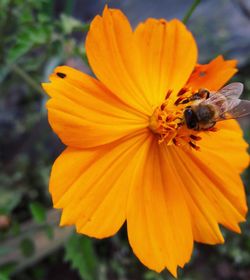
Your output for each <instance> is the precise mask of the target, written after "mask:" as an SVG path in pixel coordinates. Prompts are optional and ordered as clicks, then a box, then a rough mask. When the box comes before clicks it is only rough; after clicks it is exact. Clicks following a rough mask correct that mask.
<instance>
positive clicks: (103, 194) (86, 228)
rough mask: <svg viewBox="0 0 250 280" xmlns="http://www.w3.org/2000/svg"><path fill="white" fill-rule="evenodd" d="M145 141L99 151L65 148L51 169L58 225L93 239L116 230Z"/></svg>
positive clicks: (119, 143) (136, 138) (141, 137)
mask: <svg viewBox="0 0 250 280" xmlns="http://www.w3.org/2000/svg"><path fill="white" fill-rule="evenodd" d="M147 138H148V134H147V133H144V134H140V135H137V136H134V137H131V138H129V139H126V140H124V141H117V142H116V143H112V144H109V145H105V146H102V147H101V148H100V147H99V148H95V149H86V150H78V149H73V148H67V149H66V150H65V151H64V152H63V153H62V154H61V155H60V156H59V158H58V159H57V160H56V162H55V164H54V166H53V168H52V174H51V179H50V192H51V194H52V198H53V204H54V207H56V208H63V214H62V218H61V225H71V224H76V228H77V231H78V232H79V233H83V234H87V235H89V236H93V237H96V238H104V237H108V236H111V235H113V234H115V233H116V232H117V231H118V230H119V228H120V227H121V226H122V224H123V223H124V221H125V218H126V204H127V197H128V192H129V190H130V182H131V180H133V177H134V175H135V174H134V173H135V171H134V168H135V166H136V165H139V164H142V162H141V158H143V156H144V155H143V154H144V150H145V149H144V146H145V145H146V144H145V143H147Z"/></svg>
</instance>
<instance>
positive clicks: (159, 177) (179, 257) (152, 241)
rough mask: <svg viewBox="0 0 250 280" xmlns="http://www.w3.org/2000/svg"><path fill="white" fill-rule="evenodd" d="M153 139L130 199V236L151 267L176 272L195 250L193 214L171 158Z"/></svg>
mask: <svg viewBox="0 0 250 280" xmlns="http://www.w3.org/2000/svg"><path fill="white" fill-rule="evenodd" d="M162 152H163V151H162V148H161V147H159V145H158V142H157V141H155V140H153V141H152V143H151V145H150V146H149V147H148V151H147V154H146V153H145V158H144V160H143V162H144V164H143V165H141V166H140V169H138V175H137V176H138V178H137V184H135V185H134V186H132V188H131V192H130V195H129V201H128V207H127V211H128V214H127V215H128V216H127V226H128V236H129V242H130V244H131V246H132V248H133V251H134V253H135V254H136V256H137V257H138V258H139V259H140V260H141V262H142V263H144V264H145V265H146V266H147V267H149V268H150V269H153V270H155V271H157V272H160V271H161V270H163V269H164V268H165V267H167V268H168V270H169V271H170V272H171V273H172V274H173V275H174V276H176V269H177V266H178V265H179V266H181V267H182V266H183V265H184V264H185V263H186V262H187V261H188V260H189V259H190V255H191V252H192V246H193V236H192V228H191V221H190V215H189V212H188V208H187V205H186V203H185V200H184V196H183V194H182V192H181V189H180V187H179V185H178V184H176V183H175V181H176V178H175V176H174V174H173V173H172V172H171V170H170V169H169V167H170V161H169V159H168V158H167V157H164V156H163V153H162Z"/></svg>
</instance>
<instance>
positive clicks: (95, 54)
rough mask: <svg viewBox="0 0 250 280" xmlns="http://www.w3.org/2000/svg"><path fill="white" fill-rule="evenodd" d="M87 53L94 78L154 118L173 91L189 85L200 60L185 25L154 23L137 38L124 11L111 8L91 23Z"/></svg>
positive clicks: (142, 28) (142, 27)
mask: <svg viewBox="0 0 250 280" xmlns="http://www.w3.org/2000/svg"><path fill="white" fill-rule="evenodd" d="M100 42H101V43H100ZM187 46H188V48H187ZM86 51H87V55H88V59H89V62H90V65H91V67H92V69H93V71H94V73H95V75H96V76H97V77H98V78H99V79H100V80H101V81H102V82H103V83H104V84H105V85H106V86H107V87H108V88H109V89H110V90H111V91H112V92H114V93H116V95H117V96H118V97H119V98H120V99H121V100H123V101H124V102H125V103H126V104H129V105H131V106H132V107H134V108H136V109H137V110H139V111H140V112H144V113H146V114H149V115H151V114H152V110H153V109H154V108H155V106H158V105H159V104H161V102H162V101H163V100H164V98H165V96H166V93H167V91H168V90H169V89H171V90H173V91H174V92H178V91H179V90H180V89H181V88H182V87H183V86H184V84H185V83H186V82H187V80H188V78H189V76H190V75H191V73H192V71H193V69H194V66H195V64H196V61H197V47H196V43H195V41H194V38H193V36H192V34H191V33H190V32H189V31H188V30H187V29H186V27H185V26H184V25H183V24H182V23H181V22H180V21H178V20H172V21H170V22H166V21H165V20H155V19H149V20H148V21H146V22H145V23H143V24H140V25H139V26H138V27H137V29H136V30H135V32H134V33H133V31H132V29H131V26H130V24H129V22H128V20H127V18H126V17H125V16H124V15H123V14H122V13H121V12H120V11H118V10H110V9H107V8H106V9H105V10H104V12H103V16H102V17H100V16H97V17H95V19H94V20H93V22H92V24H91V27H90V31H89V33H88V35H87V39H86Z"/></svg>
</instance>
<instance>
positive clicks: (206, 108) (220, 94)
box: [184, 83, 250, 131]
mask: <svg viewBox="0 0 250 280" xmlns="http://www.w3.org/2000/svg"><path fill="white" fill-rule="evenodd" d="M243 88H244V86H243V84H242V83H231V84H229V85H227V86H225V87H223V88H222V89H220V90H219V91H217V92H209V91H208V90H206V89H200V90H199V91H198V93H196V94H194V95H193V96H192V97H191V98H189V100H188V102H189V101H191V102H193V103H192V104H191V106H187V107H186V108H185V110H184V121H185V123H186V125H187V127H188V128H189V129H193V130H197V131H199V130H207V129H209V128H212V127H213V126H214V125H215V124H216V123H217V122H218V121H223V120H228V119H238V118H241V117H244V116H247V115H250V101H249V100H240V99H239V97H240V95H241V93H242V91H243Z"/></svg>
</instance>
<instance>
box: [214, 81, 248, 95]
mask: <svg viewBox="0 0 250 280" xmlns="http://www.w3.org/2000/svg"><path fill="white" fill-rule="evenodd" d="M243 89H244V85H243V84H242V83H231V84H229V85H227V86H225V87H223V88H222V89H220V90H219V91H218V92H217V93H214V94H218V93H219V94H222V95H224V96H225V97H226V98H227V99H236V98H239V97H240V96H241V94H242V92H243Z"/></svg>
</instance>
